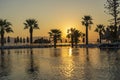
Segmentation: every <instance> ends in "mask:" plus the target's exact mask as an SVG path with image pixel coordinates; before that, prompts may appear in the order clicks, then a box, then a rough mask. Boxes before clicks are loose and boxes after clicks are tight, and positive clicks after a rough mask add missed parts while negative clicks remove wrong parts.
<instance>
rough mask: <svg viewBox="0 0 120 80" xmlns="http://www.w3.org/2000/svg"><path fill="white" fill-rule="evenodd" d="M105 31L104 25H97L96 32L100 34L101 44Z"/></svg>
mask: <svg viewBox="0 0 120 80" xmlns="http://www.w3.org/2000/svg"><path fill="white" fill-rule="evenodd" d="M104 30H105V26H104V25H102V24H99V25H97V27H96V29H95V32H98V33H99V40H100V43H101V39H102V35H103V33H102V32H103V31H104Z"/></svg>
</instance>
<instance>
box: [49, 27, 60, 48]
mask: <svg viewBox="0 0 120 80" xmlns="http://www.w3.org/2000/svg"><path fill="white" fill-rule="evenodd" d="M48 34H49V36H50V38H52V40H53V42H54V48H56V43H57V40H61V34H62V32H61V31H60V30H59V29H51V30H50V32H48Z"/></svg>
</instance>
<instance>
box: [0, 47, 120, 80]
mask: <svg viewBox="0 0 120 80" xmlns="http://www.w3.org/2000/svg"><path fill="white" fill-rule="evenodd" d="M0 80H120V50H111V49H110V50H108V49H105V50H100V49H99V48H73V49H72V48H69V47H62V48H56V49H54V48H36V49H11V50H1V51H0Z"/></svg>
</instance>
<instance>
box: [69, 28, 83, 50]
mask: <svg viewBox="0 0 120 80" xmlns="http://www.w3.org/2000/svg"><path fill="white" fill-rule="evenodd" d="M82 34H83V33H82V32H80V31H79V30H77V29H75V28H70V29H68V34H67V37H68V38H71V47H72V48H73V46H74V43H75V47H76V48H77V44H78V42H79V37H82Z"/></svg>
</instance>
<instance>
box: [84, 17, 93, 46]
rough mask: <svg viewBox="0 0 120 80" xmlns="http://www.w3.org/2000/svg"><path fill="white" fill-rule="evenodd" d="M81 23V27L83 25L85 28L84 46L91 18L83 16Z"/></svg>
mask: <svg viewBox="0 0 120 80" xmlns="http://www.w3.org/2000/svg"><path fill="white" fill-rule="evenodd" d="M82 19H83V21H82V25H84V26H85V27H86V45H88V27H90V26H91V25H92V24H93V22H92V18H91V16H88V15H87V16H84V17H83V18H82Z"/></svg>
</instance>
